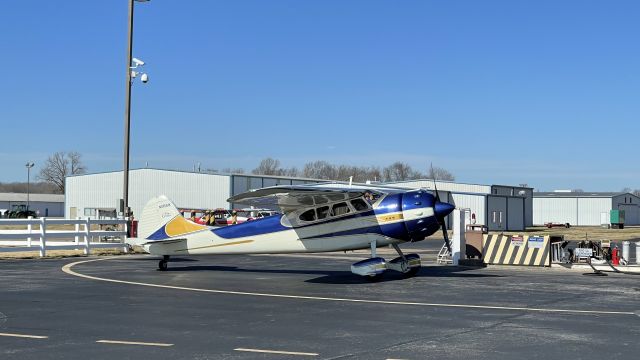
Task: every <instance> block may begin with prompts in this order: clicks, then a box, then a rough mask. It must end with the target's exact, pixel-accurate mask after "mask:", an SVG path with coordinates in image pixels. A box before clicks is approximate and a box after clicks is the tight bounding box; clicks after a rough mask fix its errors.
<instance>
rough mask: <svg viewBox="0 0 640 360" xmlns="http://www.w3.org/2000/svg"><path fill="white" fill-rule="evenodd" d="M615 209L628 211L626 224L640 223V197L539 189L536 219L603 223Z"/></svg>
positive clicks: (537, 222)
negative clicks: (603, 219)
mask: <svg viewBox="0 0 640 360" xmlns="http://www.w3.org/2000/svg"><path fill="white" fill-rule="evenodd" d="M611 210H624V211H625V225H640V197H638V196H636V195H633V194H630V193H619V192H562V191H557V192H535V193H533V223H534V225H544V224H546V223H558V224H566V223H569V224H571V225H572V226H599V225H601V223H602V217H603V213H604V214H605V215H604V218H605V219H608V218H609V216H608V214H609V212H610V211H611Z"/></svg>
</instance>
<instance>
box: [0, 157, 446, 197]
mask: <svg viewBox="0 0 640 360" xmlns="http://www.w3.org/2000/svg"><path fill="white" fill-rule="evenodd" d="M86 172H87V167H86V166H85V165H84V163H83V162H82V155H81V154H80V153H78V152H76V151H71V152H64V151H59V152H56V153H54V154H53V155H51V156H49V157H48V158H47V160H45V162H44V164H43V165H42V166H41V167H40V170H39V172H38V173H37V175H36V177H35V181H34V182H32V183H31V184H29V191H30V192H32V193H40V194H64V190H65V178H66V177H67V176H70V175H80V174H85V173H86ZM222 172H225V173H233V174H244V173H245V170H244V169H242V168H226V169H223V170H222ZM251 173H252V174H255V175H267V176H270V175H275V176H290V177H305V178H310V179H321V180H338V181H348V180H349V179H350V178H352V179H353V181H354V182H366V181H368V180H370V181H380V182H387V181H404V180H414V179H424V178H428V179H438V180H449V181H453V180H455V176H453V174H452V173H451V172H449V171H448V170H446V169H443V168H439V167H432V168H427V169H426V170H425V172H421V171H420V170H418V169H414V168H413V167H411V166H410V165H409V164H406V163H403V162H400V161H397V162H394V163H393V164H391V165H389V166H385V167H379V166H355V165H341V164H332V163H330V162H328V161H324V160H317V161H310V162H308V163H306V164H305V165H304V166H303V167H302V168H301V169H298V168H296V167H283V166H282V164H281V163H280V160H277V159H274V158H270V157H268V158H265V159H262V160H261V161H260V163H259V164H258V166H257V167H256V168H255V169H253V170H251ZM0 192H14V193H26V192H27V183H26V182H12V183H0Z"/></svg>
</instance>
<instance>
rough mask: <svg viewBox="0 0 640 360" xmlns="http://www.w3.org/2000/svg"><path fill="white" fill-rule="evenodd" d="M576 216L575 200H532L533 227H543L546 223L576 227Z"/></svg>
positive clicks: (576, 204)
mask: <svg viewBox="0 0 640 360" xmlns="http://www.w3.org/2000/svg"><path fill="white" fill-rule="evenodd" d="M577 216H578V202H577V200H576V198H537V197H534V198H533V224H534V225H544V224H545V223H548V222H552V223H558V224H564V223H569V224H571V225H577V223H578V218H577ZM598 222H600V215H598Z"/></svg>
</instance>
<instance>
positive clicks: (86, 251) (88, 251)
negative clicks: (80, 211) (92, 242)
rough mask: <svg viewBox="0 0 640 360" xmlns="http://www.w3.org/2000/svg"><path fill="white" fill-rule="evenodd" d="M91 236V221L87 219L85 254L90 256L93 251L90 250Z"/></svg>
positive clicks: (85, 225) (85, 226)
mask: <svg viewBox="0 0 640 360" xmlns="http://www.w3.org/2000/svg"><path fill="white" fill-rule="evenodd" d="M90 236H91V220H90V219H89V218H87V219H86V220H85V224H84V254H85V255H89V254H90V253H91V250H90V249H89V239H90Z"/></svg>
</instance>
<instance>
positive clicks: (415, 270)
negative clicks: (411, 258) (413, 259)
mask: <svg viewBox="0 0 640 360" xmlns="http://www.w3.org/2000/svg"><path fill="white" fill-rule="evenodd" d="M418 272H420V267H419V266H416V267H412V268H411V269H409V271H407V272H406V273H404V277H412V276H415V275H416V274H417V273H418Z"/></svg>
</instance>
